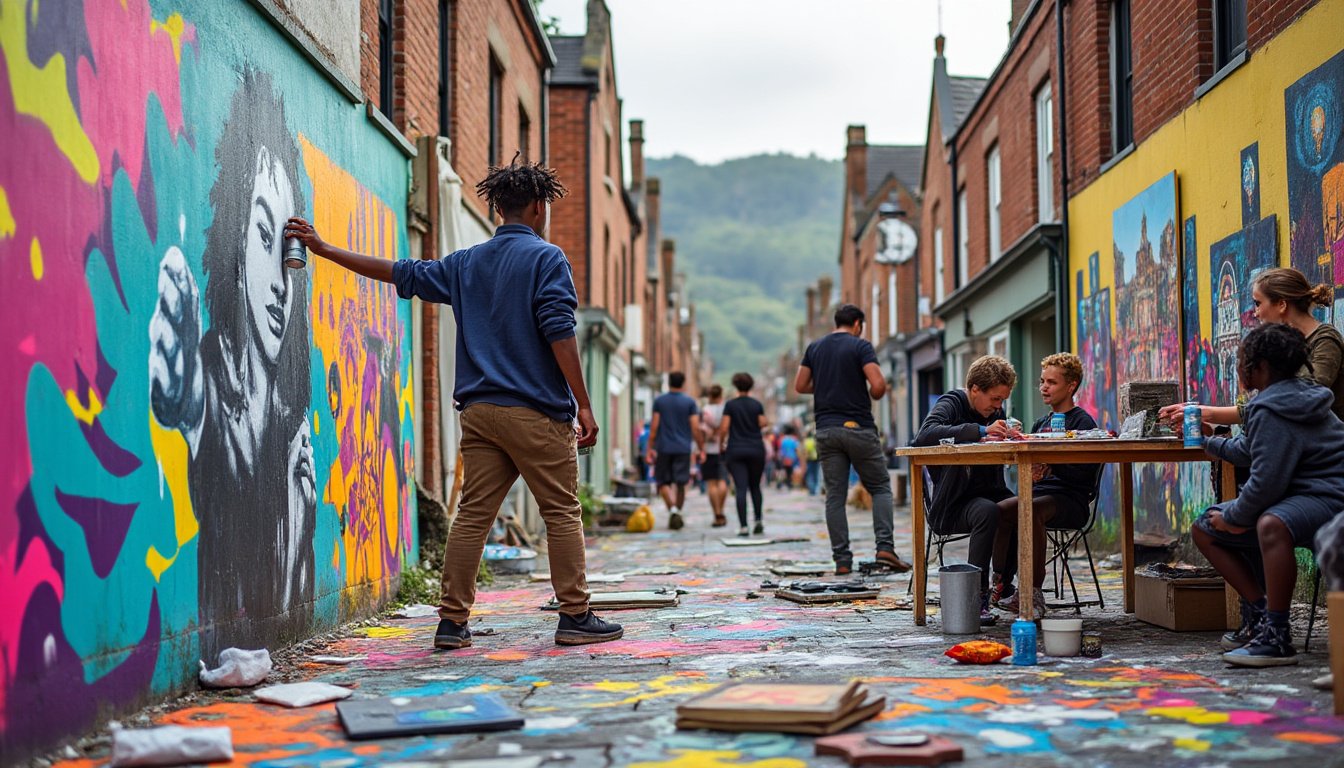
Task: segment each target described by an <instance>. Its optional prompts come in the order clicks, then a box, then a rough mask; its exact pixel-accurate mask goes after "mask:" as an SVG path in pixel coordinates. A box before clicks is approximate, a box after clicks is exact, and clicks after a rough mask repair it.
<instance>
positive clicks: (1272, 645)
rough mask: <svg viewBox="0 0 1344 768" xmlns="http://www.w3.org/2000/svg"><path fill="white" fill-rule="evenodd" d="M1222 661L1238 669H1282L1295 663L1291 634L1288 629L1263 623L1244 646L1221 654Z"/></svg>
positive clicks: (1295, 650) (1295, 657)
mask: <svg viewBox="0 0 1344 768" xmlns="http://www.w3.org/2000/svg"><path fill="white" fill-rule="evenodd" d="M1223 661H1226V662H1227V663H1228V664H1232V665H1234V666H1238V667H1284V666H1288V665H1291V664H1296V663H1297V649H1296V648H1294V647H1293V633H1292V630H1290V629H1289V628H1288V627H1275V626H1272V625H1270V624H1269V622H1264V623H1262V624H1261V625H1260V632H1259V634H1257V635H1256V636H1255V639H1253V640H1251V641H1250V642H1249V643H1247V644H1246V645H1243V646H1242V647H1240V648H1238V649H1236V650H1235V651H1228V652H1227V653H1224V654H1223Z"/></svg>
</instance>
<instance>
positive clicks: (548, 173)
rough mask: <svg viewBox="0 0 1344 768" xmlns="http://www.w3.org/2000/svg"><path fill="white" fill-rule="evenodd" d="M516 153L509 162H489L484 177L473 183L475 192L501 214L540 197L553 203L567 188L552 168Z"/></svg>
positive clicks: (521, 207) (511, 211) (518, 208)
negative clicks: (490, 164) (496, 163)
mask: <svg viewBox="0 0 1344 768" xmlns="http://www.w3.org/2000/svg"><path fill="white" fill-rule="evenodd" d="M521 154H522V153H518V154H515V155H514V156H513V159H512V160H510V161H509V164H508V165H492V166H490V171H489V173H487V174H485V179H484V180H483V181H481V183H479V184H477V185H476V194H478V195H480V196H481V197H483V198H485V202H486V203H488V204H489V205H490V207H491V208H494V209H495V210H496V211H499V212H500V213H502V214H505V215H507V214H512V213H517V212H519V211H521V210H522V209H524V208H526V207H527V206H529V205H531V204H532V203H535V202H536V201H538V200H541V201H543V202H546V203H553V202H555V201H556V200H559V199H560V198H562V197H564V196H565V194H566V193H567V192H568V191H569V190H567V189H565V185H563V184H561V183H560V178H559V176H557V175H556V173H555V169H554V168H547V167H545V166H543V165H542V164H541V163H529V162H527V161H526V160H522V161H520V160H519V158H520V156H521Z"/></svg>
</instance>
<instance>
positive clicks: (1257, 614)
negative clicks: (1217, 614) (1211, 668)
mask: <svg viewBox="0 0 1344 768" xmlns="http://www.w3.org/2000/svg"><path fill="white" fill-rule="evenodd" d="M1264 621H1265V612H1264V611H1258V610H1256V609H1255V608H1254V607H1253V606H1252V607H1249V608H1248V606H1247V603H1246V602H1245V601H1244V600H1243V601H1242V603H1241V626H1240V627H1237V628H1236V629H1234V630H1232V631H1231V632H1227V633H1225V634H1224V635H1223V636H1222V638H1221V639H1220V640H1219V641H1218V644H1219V645H1221V646H1222V648H1223V650H1224V651H1235V650H1237V649H1238V648H1240V647H1242V646H1244V645H1246V644H1247V643H1249V642H1251V641H1252V640H1254V639H1255V637H1256V635H1258V634H1260V627H1261V626H1262V625H1263V624H1264Z"/></svg>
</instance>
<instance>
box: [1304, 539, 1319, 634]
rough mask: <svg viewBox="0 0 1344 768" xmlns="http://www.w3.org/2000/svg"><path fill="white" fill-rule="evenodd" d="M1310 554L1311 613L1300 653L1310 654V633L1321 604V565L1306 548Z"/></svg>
mask: <svg viewBox="0 0 1344 768" xmlns="http://www.w3.org/2000/svg"><path fill="white" fill-rule="evenodd" d="M1308 551H1310V552H1311V559H1312V570H1314V571H1316V579H1315V581H1313V582H1312V585H1311V613H1310V615H1309V616H1308V618H1307V639H1306V640H1305V641H1303V643H1302V652H1303V653H1311V633H1312V631H1313V630H1315V629H1316V609H1317V608H1319V607H1320V603H1321V564H1320V563H1318V562H1316V552H1315V550H1312V549H1311V548H1310V547H1308Z"/></svg>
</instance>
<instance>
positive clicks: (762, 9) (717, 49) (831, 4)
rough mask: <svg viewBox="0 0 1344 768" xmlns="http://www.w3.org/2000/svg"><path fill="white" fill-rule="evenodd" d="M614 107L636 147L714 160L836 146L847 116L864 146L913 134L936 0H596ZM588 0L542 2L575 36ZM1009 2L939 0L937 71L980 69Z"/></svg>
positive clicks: (827, 151)
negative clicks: (637, 131) (610, 39)
mask: <svg viewBox="0 0 1344 768" xmlns="http://www.w3.org/2000/svg"><path fill="white" fill-rule="evenodd" d="M607 5H608V7H609V8H610V9H611V14H612V29H613V32H614V35H615V49H616V80H617V88H618V89H619V91H620V95H621V97H622V98H623V99H624V101H625V114H624V117H625V119H626V120H627V121H628V120H630V119H632V118H642V119H643V120H644V121H645V123H644V135H645V138H646V140H647V141H646V143H645V151H646V152H647V153H648V154H649V155H651V156H657V157H664V156H667V155H671V154H675V153H680V154H684V155H688V156H690V157H692V158H694V159H696V160H698V161H700V162H707V163H714V162H719V161H722V160H725V159H728V158H733V157H742V156H745V155H752V154H757V153H761V152H779V151H783V152H790V153H793V154H801V155H806V154H811V153H815V154H817V155H820V156H822V157H831V158H838V157H840V156H841V155H842V154H843V153H844V146H845V126H847V125H849V124H851V123H853V124H863V125H867V127H868V141H869V142H870V143H874V144H922V143H923V142H924V134H925V127H926V121H927V119H928V109H929V89H930V85H931V77H932V69H933V56H934V51H933V38H934V36H935V35H937V34H938V5H939V3H938V2H937V0H607ZM585 7H586V0H543V2H542V4H541V13H542V15H543V16H554V17H556V18H557V19H559V22H560V31H561V33H562V34H566V35H579V34H583V32H584V29H585V27H586V25H587V15H586V11H585ZM1010 9H1011V0H943V1H942V17H943V18H942V29H943V34H944V35H945V36H946V37H947V48H946V56H947V60H948V70H949V71H950V72H951V74H953V75H975V76H980V77H985V76H988V75H989V74H990V73H991V72H992V71H993V70H994V67H995V65H997V64H998V62H999V59H1000V58H1001V57H1002V55H1003V52H1004V48H1005V47H1006V46H1007V44H1008V17H1009V15H1010V13H1011V10H1010Z"/></svg>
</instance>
